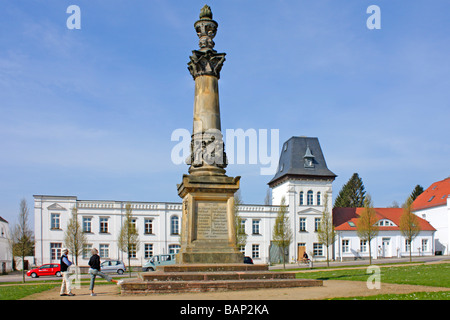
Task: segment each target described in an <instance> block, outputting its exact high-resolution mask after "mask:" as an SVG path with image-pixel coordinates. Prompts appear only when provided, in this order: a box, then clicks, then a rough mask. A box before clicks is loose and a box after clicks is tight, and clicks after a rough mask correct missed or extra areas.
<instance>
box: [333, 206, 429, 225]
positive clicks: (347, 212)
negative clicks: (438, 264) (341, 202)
mask: <svg viewBox="0 0 450 320" xmlns="http://www.w3.org/2000/svg"><path fill="white" fill-rule="evenodd" d="M374 209H375V213H376V216H377V219H378V220H382V219H387V220H390V221H392V222H393V223H394V224H395V225H396V226H380V227H378V228H379V230H380V231H398V230H400V228H399V227H398V226H399V225H400V217H401V216H402V214H403V209H402V208H374ZM363 210H364V208H334V209H333V224H334V227H335V230H336V231H356V229H357V228H356V225H357V222H358V219H359V216H360V215H361V212H362V211H363ZM417 218H418V219H419V225H420V229H421V230H423V231H436V229H435V228H433V226H432V225H431V224H430V223H429V222H428V221H426V220H424V219H422V218H420V217H417ZM353 225H354V226H353Z"/></svg>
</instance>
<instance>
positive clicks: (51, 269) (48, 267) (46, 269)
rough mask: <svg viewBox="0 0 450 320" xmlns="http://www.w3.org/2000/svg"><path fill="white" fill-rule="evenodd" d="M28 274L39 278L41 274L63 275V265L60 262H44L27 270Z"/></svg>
mask: <svg viewBox="0 0 450 320" xmlns="http://www.w3.org/2000/svg"><path fill="white" fill-rule="evenodd" d="M27 276H29V277H32V278H37V277H40V276H57V277H61V266H60V265H59V264H58V263H49V264H43V265H42V266H40V267H39V268H36V269H31V270H29V271H28V272H27Z"/></svg>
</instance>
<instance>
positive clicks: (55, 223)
mask: <svg viewBox="0 0 450 320" xmlns="http://www.w3.org/2000/svg"><path fill="white" fill-rule="evenodd" d="M60 227H61V225H60V214H59V213H52V214H51V215H50V228H51V229H52V230H56V229H61V228H60Z"/></svg>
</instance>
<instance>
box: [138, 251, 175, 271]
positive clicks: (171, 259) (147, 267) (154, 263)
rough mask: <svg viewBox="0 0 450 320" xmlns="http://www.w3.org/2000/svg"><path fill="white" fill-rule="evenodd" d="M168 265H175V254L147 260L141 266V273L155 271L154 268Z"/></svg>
mask: <svg viewBox="0 0 450 320" xmlns="http://www.w3.org/2000/svg"><path fill="white" fill-rule="evenodd" d="M169 264H175V254H159V255H156V256H153V257H151V258H150V259H148V261H147V262H146V263H145V264H144V265H143V266H142V271H144V272H145V271H155V270H156V267H158V266H167V265H169Z"/></svg>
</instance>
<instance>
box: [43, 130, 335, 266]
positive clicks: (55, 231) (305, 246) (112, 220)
mask: <svg viewBox="0 0 450 320" xmlns="http://www.w3.org/2000/svg"><path fill="white" fill-rule="evenodd" d="M335 177H336V175H335V174H334V173H332V172H331V171H329V170H328V168H327V167H326V163H325V159H324V157H323V154H322V150H321V148H320V145H319V141H318V139H317V138H306V137H292V138H291V139H289V140H288V141H287V142H286V143H285V144H284V145H283V149H282V152H281V155H280V162H279V167H278V170H277V173H276V174H275V176H274V177H273V179H272V180H271V181H270V182H269V186H270V187H271V188H272V196H273V203H274V204H277V205H278V204H279V203H280V201H281V197H282V196H285V198H286V204H287V205H288V206H289V214H290V221H291V226H292V228H293V234H294V237H293V243H292V245H291V247H290V249H289V254H288V257H289V260H290V261H296V259H297V256H298V254H299V252H300V257H301V256H302V255H303V250H306V251H307V252H308V253H309V254H313V253H314V255H315V258H316V259H323V258H324V256H325V251H324V248H323V246H322V245H321V244H319V243H318V240H317V232H316V230H317V225H318V222H319V221H320V217H321V214H322V211H323V209H324V203H325V200H324V199H325V196H328V199H329V201H328V209H329V212H331V198H332V188H331V183H332V182H333V180H334V178H335ZM127 203H128V201H106V200H96V201H94V200H79V199H78V198H77V197H75V196H48V195H35V196H34V213H35V219H34V220H35V238H36V247H35V256H36V264H41V263H49V262H58V261H59V257H60V256H61V249H62V248H63V247H64V231H65V230H66V226H67V223H68V221H69V220H70V219H71V216H72V209H73V208H77V210H78V219H79V222H80V224H81V225H82V228H83V231H84V232H85V233H86V235H87V242H88V245H87V247H86V249H87V250H86V254H85V255H84V256H83V257H79V259H81V260H79V263H78V264H79V265H80V266H86V265H87V262H88V259H89V254H88V252H89V249H90V248H92V247H95V248H97V249H98V250H99V252H100V256H101V257H102V259H115V258H118V259H122V260H126V259H125V258H126V257H125V256H124V253H123V252H121V251H120V250H119V248H118V246H117V238H118V234H119V231H120V229H121V226H122V223H123V221H124V215H125V206H126V204H127ZM130 204H131V207H132V210H133V217H134V218H135V219H136V226H137V229H138V231H139V239H140V246H139V248H138V249H137V250H136V252H135V253H134V254H133V258H132V265H142V263H143V261H144V260H146V259H148V258H149V257H150V256H152V255H156V254H163V253H176V252H178V250H179V247H180V237H179V231H180V226H181V221H180V219H181V216H182V211H181V202H180V203H167V202H130ZM278 208H279V207H278V206H265V205H242V206H240V208H239V215H240V217H241V218H242V223H243V227H244V229H245V232H246V234H247V244H246V246H245V247H244V248H240V249H241V251H242V252H243V253H244V254H245V255H246V256H250V257H252V258H253V261H254V263H269V262H270V257H272V258H273V256H274V255H273V252H272V254H271V253H270V249H271V248H273V246H271V240H272V231H273V226H274V223H275V219H276V216H277V212H278Z"/></svg>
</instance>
